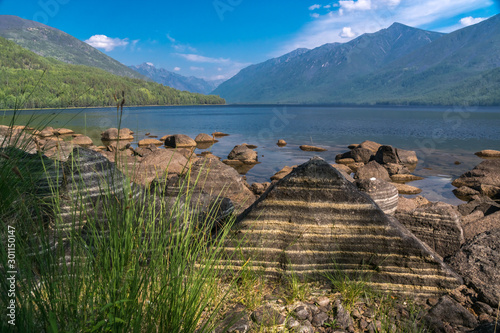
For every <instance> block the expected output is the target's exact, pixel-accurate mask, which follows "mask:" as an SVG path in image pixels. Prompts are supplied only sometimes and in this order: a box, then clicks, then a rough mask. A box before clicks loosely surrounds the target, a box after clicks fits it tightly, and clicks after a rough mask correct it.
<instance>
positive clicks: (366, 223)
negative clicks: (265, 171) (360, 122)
mask: <svg viewBox="0 0 500 333" xmlns="http://www.w3.org/2000/svg"><path fill="white" fill-rule="evenodd" d="M235 228H236V230H235V233H234V238H233V239H232V240H231V241H230V242H229V243H228V245H227V247H226V251H227V254H228V257H227V260H226V261H225V263H224V264H225V265H226V267H231V268H234V269H237V268H238V267H241V266H242V265H244V264H245V263H246V262H247V260H248V259H249V258H251V260H252V261H251V265H250V267H252V269H256V270H258V271H261V272H264V274H265V276H267V277H269V278H280V277H282V276H283V275H287V274H290V273H293V274H296V275H297V276H299V277H303V278H307V279H308V280H311V279H322V278H324V277H325V275H326V274H328V273H333V272H338V270H341V271H343V272H345V273H348V274H361V273H362V274H366V275H371V284H372V286H374V287H375V288H378V289H381V290H388V291H393V292H396V293H400V294H411V295H414V296H421V297H429V296H431V295H438V294H441V293H444V292H446V291H448V290H450V289H453V288H456V287H457V286H458V285H459V284H460V282H461V279H460V277H458V276H457V275H456V274H454V273H453V272H452V271H451V270H449V269H448V267H447V266H446V265H445V264H444V263H443V262H442V260H441V258H440V256H439V255H437V254H436V253H435V252H434V251H433V250H432V249H431V248H430V247H428V246H427V245H425V244H424V243H422V242H421V241H420V240H418V239H417V238H416V237H415V236H414V235H413V234H412V233H411V232H409V231H408V230H407V229H406V228H405V227H404V226H403V225H401V224H400V223H399V222H398V221H397V220H396V219H394V218H391V217H389V216H387V215H386V214H384V213H383V212H382V211H381V210H380V208H379V207H378V206H377V205H376V204H375V203H374V201H373V200H372V199H371V198H370V197H369V196H368V195H367V194H365V193H362V192H360V191H359V190H358V189H357V188H356V186H355V185H353V184H351V183H350V182H348V181H347V180H346V179H345V178H344V176H342V174H341V173H340V172H338V171H337V170H336V169H335V168H333V167H332V166H331V165H329V164H328V163H326V162H325V161H324V160H322V159H320V158H318V157H315V158H313V159H311V160H310V161H309V162H307V163H305V164H302V165H301V166H299V167H297V168H295V169H294V170H293V171H292V172H291V173H290V174H289V175H288V176H286V177H285V178H283V179H282V180H280V181H279V182H277V183H276V184H274V185H273V186H271V187H270V188H269V189H268V190H267V191H266V192H265V193H264V194H263V195H262V196H261V197H260V198H259V199H258V200H257V201H256V202H255V203H254V204H253V205H252V206H250V207H249V208H248V209H247V210H246V211H245V212H244V213H243V214H242V215H241V216H240V217H239V221H238V223H237V224H236V225H235ZM247 266H248V265H247Z"/></svg>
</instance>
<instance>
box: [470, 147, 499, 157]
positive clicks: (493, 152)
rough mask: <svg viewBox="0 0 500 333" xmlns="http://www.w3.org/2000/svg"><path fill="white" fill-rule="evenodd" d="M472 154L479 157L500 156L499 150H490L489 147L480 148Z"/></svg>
mask: <svg viewBox="0 0 500 333" xmlns="http://www.w3.org/2000/svg"><path fill="white" fill-rule="evenodd" d="M474 155H476V156H479V157H490V158H498V157H500V151H498V150H491V149H486V150H481V151H478V152H477V153H475V154H474Z"/></svg>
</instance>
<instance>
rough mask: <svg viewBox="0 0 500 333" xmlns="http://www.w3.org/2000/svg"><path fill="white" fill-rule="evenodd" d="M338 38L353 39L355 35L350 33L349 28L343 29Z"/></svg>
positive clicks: (350, 29)
mask: <svg viewBox="0 0 500 333" xmlns="http://www.w3.org/2000/svg"><path fill="white" fill-rule="evenodd" d="M339 36H340V37H342V38H353V37H356V33H355V32H354V31H352V28H351V27H343V28H342V31H341V32H340V34H339Z"/></svg>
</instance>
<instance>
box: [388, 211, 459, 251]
mask: <svg viewBox="0 0 500 333" xmlns="http://www.w3.org/2000/svg"><path fill="white" fill-rule="evenodd" d="M396 218H397V219H398V220H399V222H401V223H402V224H403V225H404V226H406V228H408V230H410V231H411V232H413V234H414V235H415V236H417V237H418V238H419V239H420V240H421V241H423V242H425V243H426V244H427V245H429V246H430V247H431V248H432V249H434V250H435V251H436V252H437V253H438V254H440V255H441V256H443V257H447V256H449V255H452V254H455V253H456V252H457V251H458V250H459V249H460V246H461V245H462V244H463V243H464V235H463V230H462V225H461V217H460V214H459V213H458V211H457V210H456V209H455V207H454V206H452V205H449V204H446V203H444V202H432V203H429V204H427V205H423V206H420V207H418V208H416V209H415V210H413V211H408V212H400V211H398V213H396Z"/></svg>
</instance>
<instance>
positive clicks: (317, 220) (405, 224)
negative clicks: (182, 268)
mask: <svg viewBox="0 0 500 333" xmlns="http://www.w3.org/2000/svg"><path fill="white" fill-rule="evenodd" d="M133 134H134V133H133V132H132V131H131V130H129V129H126V128H123V129H120V130H118V129H116V128H112V129H108V130H106V131H104V132H103V133H102V134H101V139H102V145H100V146H95V145H94V142H92V140H91V139H90V138H89V137H87V136H85V135H81V134H76V133H74V132H73V131H71V130H69V129H64V128H58V129H54V128H51V127H47V128H45V129H43V130H41V131H37V130H34V129H32V128H27V127H7V126H0V147H1V148H0V164H1V163H3V161H5V160H6V159H8V158H10V156H14V155H15V154H24V155H25V156H24V158H23V159H22V160H23V161H25V162H26V165H25V166H20V168H19V169H18V170H13V172H16V173H20V174H23V173H31V174H32V176H35V175H38V176H36V177H32V178H33V179H35V180H36V182H35V188H34V189H33V191H35V192H37V193H40V195H41V196H42V197H43V196H50V191H49V190H48V189H49V185H48V184H49V181H50V183H51V186H56V187H58V188H60V189H61V191H60V193H61V200H60V201H59V202H60V207H59V209H58V210H57V211H58V214H60V215H61V216H60V217H61V220H62V221H63V223H59V224H58V225H57V226H55V225H50V223H49V229H50V230H52V232H53V234H52V236H54V239H55V238H56V236H57V238H59V239H60V238H61V236H62V239H64V238H65V235H67V234H69V233H70V232H73V231H75V228H76V229H78V230H81V229H82V228H83V227H84V224H85V219H83V220H81V221H80V223H81V224H82V225H75V224H74V223H72V219H71V218H70V217H71V212H70V210H71V209H72V207H73V209H74V202H75V201H76V198H79V199H82V196H83V197H84V198H83V199H84V200H81V201H79V205H80V206H78V207H79V208H80V209H81V210H82V211H86V212H87V213H89V214H94V212H92V211H90V212H89V211H88V210H89V207H93V208H92V209H97V212H95V214H96V216H100V215H99V205H101V204H102V202H103V200H102V195H103V194H102V193H101V188H102V186H101V185H102V184H101V183H102V182H106V183H108V184H113V187H112V188H111V191H112V192H113V193H116V196H115V197H116V200H121V198H120V196H119V193H121V191H120V190H121V189H122V188H123V186H125V183H126V179H131V180H132V187H133V195H137V196H141V195H145V193H155V197H154V198H152V199H151V200H153V201H154V200H166V201H169V200H172V198H174V197H176V196H177V195H179V193H180V191H181V189H182V187H183V184H188V185H189V187H191V188H192V190H193V197H196V198H197V205H196V209H197V212H198V213H199V214H200V216H206V214H207V211H212V208H213V206H214V205H217V207H218V209H217V210H216V213H215V215H214V216H213V221H216V222H214V223H223V220H224V219H225V218H226V217H227V216H228V215H231V214H233V215H236V223H235V225H234V227H233V228H234V230H233V231H234V232H233V233H232V236H231V237H230V239H229V240H228V241H227V242H226V243H225V249H224V251H225V257H224V259H223V260H222V261H221V264H222V265H224V267H225V268H229V269H231V270H235V271H238V270H240V269H241V268H242V267H246V265H247V263H248V262H250V261H251V262H252V265H251V266H250V267H246V268H245V269H249V270H251V271H255V272H260V273H261V274H262V276H263V277H265V278H267V279H268V280H269V281H288V280H289V279H290V278H296V279H298V280H300V281H307V282H311V281H314V282H315V283H316V282H317V283H326V282H327V281H328V277H329V276H331V274H334V273H338V272H342V274H344V276H346V277H349V278H351V279H354V278H355V277H356V275H359V274H362V275H363V276H369V281H367V284H368V285H369V286H370V288H373V289H374V290H378V291H379V292H380V291H383V292H390V293H391V295H396V298H397V299H399V297H401V302H400V303H397V302H396V303H395V305H394V309H393V310H394V311H392V312H391V313H390V314H388V316H389V317H390V320H389V321H390V322H391V323H393V324H392V325H393V326H394V327H393V326H390V327H389V328H387V327H385V326H383V325H385V324H384V323H382V322H380V321H379V320H378V319H375V317H374V315H373V313H374V311H376V310H377V309H378V308H377V305H376V304H373V303H371V302H369V301H368V300H366V299H365V300H363V299H361V300H359V301H358V302H356V303H355V304H352V306H351V307H349V308H346V307H345V305H343V304H345V303H344V301H345V297H346V296H345V295H342V294H333V295H331V294H328V293H323V294H321V295H316V296H314V295H312V296H310V297H309V299H304V300H301V301H300V302H294V303H290V302H288V301H285V300H283V298H282V295H281V294H280V292H271V293H269V294H268V295H266V296H265V297H264V302H263V304H262V305H260V306H259V307H257V308H255V309H249V308H247V307H245V306H243V305H241V304H236V305H234V306H233V307H230V308H228V309H227V311H226V315H225V317H224V319H223V321H221V325H222V326H224V323H230V326H231V327H232V328H231V329H230V330H229V332H248V331H250V329H251V328H252V327H271V326H277V327H280V329H285V328H286V329H288V330H290V331H293V332H381V331H390V332H397V331H398V330H397V329H398V327H397V325H398V323H399V324H401V325H403V324H404V323H405V322H407V321H409V320H410V316H409V311H411V309H410V307H409V305H408V304H406V303H404V301H403V298H402V297H410V298H412V299H415V300H416V301H418V302H420V304H421V305H422V306H423V309H424V311H423V312H422V313H418V314H416V317H415V318H418V320H419V321H422V322H425V323H426V325H427V326H428V327H431V328H432V329H433V330H434V331H436V332H456V331H458V332H462V331H467V330H468V331H473V330H474V329H475V332H483V331H484V332H489V331H488V327H492V326H491V325H492V323H494V320H495V316H496V317H497V318H498V314H495V309H496V308H497V307H498V304H499V303H500V292H499V290H500V159H496V157H495V156H496V155H495V153H494V152H492V151H483V152H480V153H478V156H486V157H487V158H488V159H486V160H484V161H483V162H482V163H480V164H479V165H478V166H477V167H475V168H474V169H473V170H471V171H468V172H465V173H464V174H463V175H462V176H460V177H459V178H457V179H456V180H454V181H453V185H454V186H455V187H457V189H456V190H455V193H456V195H457V196H458V197H460V198H463V199H464V200H466V202H465V201H464V203H463V204H461V205H458V206H453V205H450V204H446V203H443V202H429V201H428V200H427V199H425V198H424V197H421V196H417V197H415V196H414V197H411V198H408V197H404V196H402V194H418V193H419V189H417V188H415V187H412V186H408V185H406V184H405V183H406V182H409V181H413V180H417V179H419V177H418V176H416V175H413V174H412V172H413V171H414V170H415V167H416V164H417V163H418V158H417V155H416V153H415V152H414V151H408V150H403V149H399V148H394V147H392V146H389V145H381V144H378V143H376V142H372V141H365V142H362V143H361V144H353V145H350V146H349V149H350V150H349V151H347V152H345V153H343V154H339V155H337V156H336V160H335V162H336V163H335V164H330V163H328V162H326V161H325V160H323V159H321V158H319V157H314V158H312V159H311V160H309V161H308V162H306V163H304V164H302V165H300V166H291V167H290V166H285V167H284V168H283V169H281V170H280V171H278V172H277V173H276V174H275V175H273V176H271V178H270V181H269V182H264V183H254V184H252V185H249V184H247V183H246V181H245V179H244V177H243V176H242V174H244V173H245V170H248V169H249V168H251V167H253V166H254V165H255V164H257V163H259V161H258V154H257V152H256V150H255V149H256V148H257V147H256V146H253V145H250V144H246V143H243V144H241V145H237V146H235V147H234V148H233V149H232V150H231V151H230V152H229V153H228V156H227V158H226V159H222V160H221V158H219V157H217V156H214V155H213V154H211V153H210V152H203V153H201V154H195V148H196V147H198V148H200V147H209V146H210V145H213V144H214V143H216V142H217V140H216V138H221V137H223V136H225V135H227V134H225V133H220V132H214V133H212V135H209V134H204V133H202V134H200V135H198V136H197V137H196V138H195V139H194V140H193V139H192V138H190V137H189V136H186V135H182V134H174V135H166V136H164V137H162V138H161V139H160V140H158V139H156V137H152V136H148V137H147V138H144V139H143V140H140V141H138V145H137V147H136V148H134V147H132V146H131V141H132V140H134V136H133ZM20 142H22V143H23V144H22V145H20V144H19V143H20ZM285 144H286V142H284V141H283V142H281V141H280V142H278V145H279V146H280V147H283V146H284V145H285ZM207 145H208V146H207ZM13 147H18V148H21V149H18V148H13ZM316 148H318V149H316ZM301 149H304V150H313V151H320V150H321V149H323V148H320V147H312V148H311V147H304V146H301ZM56 161H57V162H58V163H56ZM41 165H43V166H44V167H43V168H41V167H40V166H41ZM42 170H43V171H44V172H42ZM59 174H63V175H64V177H58V176H57V175H59ZM125 175H127V176H128V178H127V177H125ZM147 189H150V190H151V191H147ZM156 195H158V197H156ZM144 201H145V202H147V201H148V200H144ZM200 203H201V204H200ZM167 206H168V205H167ZM202 220H203V219H202V218H200V219H199V221H202ZM197 221H198V220H197ZM105 222H106V221H105V218H104V217H103V221H102V223H103V225H105ZM78 230H76V231H78ZM49 235H51V234H50V233H49ZM222 326H221V327H222ZM226 328H227V327H226Z"/></svg>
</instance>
